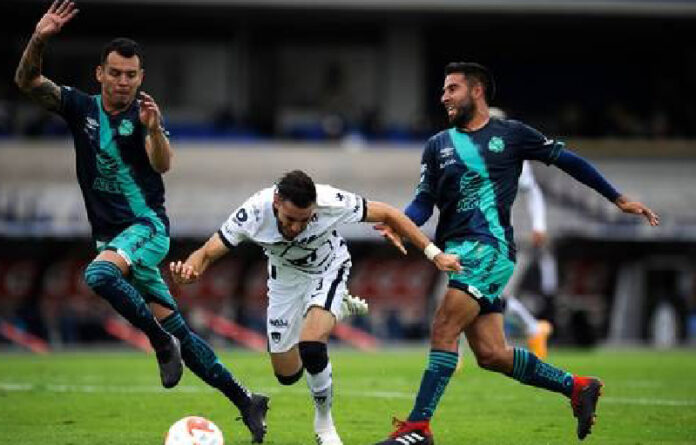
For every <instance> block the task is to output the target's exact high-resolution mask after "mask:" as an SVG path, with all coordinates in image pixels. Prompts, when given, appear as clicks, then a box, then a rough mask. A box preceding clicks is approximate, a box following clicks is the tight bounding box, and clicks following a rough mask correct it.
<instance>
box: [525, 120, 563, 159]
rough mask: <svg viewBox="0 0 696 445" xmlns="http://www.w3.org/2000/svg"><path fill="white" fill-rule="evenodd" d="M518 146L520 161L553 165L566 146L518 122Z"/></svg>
mask: <svg viewBox="0 0 696 445" xmlns="http://www.w3.org/2000/svg"><path fill="white" fill-rule="evenodd" d="M515 137H516V142H517V143H516V146H517V149H518V152H517V154H518V156H519V158H520V159H530V160H534V161H541V162H543V163H545V164H547V165H548V164H553V163H554V162H555V161H556V159H558V156H559V155H560V154H561V151H562V150H563V148H564V147H565V144H564V143H563V142H561V141H557V140H555V139H549V138H547V137H546V136H544V135H543V134H542V133H541V132H539V131H538V130H535V129H534V128H532V127H530V126H528V125H525V124H523V123H521V122H518V123H517V125H516V128H515Z"/></svg>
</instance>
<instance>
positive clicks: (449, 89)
mask: <svg viewBox="0 0 696 445" xmlns="http://www.w3.org/2000/svg"><path fill="white" fill-rule="evenodd" d="M440 102H442V105H444V106H445V111H447V119H448V120H449V122H450V124H453V125H455V126H457V127H464V126H466V124H468V123H469V122H470V121H471V119H472V118H473V117H474V115H475V114H476V103H475V102H474V98H473V96H472V95H471V89H470V88H469V84H468V83H467V82H466V79H465V77H464V75H463V74H460V73H453V74H448V75H447V76H446V77H445V84H444V86H443V87H442V97H441V98H440Z"/></svg>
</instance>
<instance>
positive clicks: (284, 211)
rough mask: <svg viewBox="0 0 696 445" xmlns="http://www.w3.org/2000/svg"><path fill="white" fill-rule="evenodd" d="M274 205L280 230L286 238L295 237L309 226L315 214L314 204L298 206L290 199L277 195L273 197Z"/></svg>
mask: <svg viewBox="0 0 696 445" xmlns="http://www.w3.org/2000/svg"><path fill="white" fill-rule="evenodd" d="M273 207H274V208H275V210H276V212H275V213H276V219H277V220H278V230H280V233H281V234H282V235H283V238H285V239H286V240H292V239H295V237H296V236H297V235H299V234H300V233H302V231H303V230H304V229H305V228H306V227H307V225H308V224H309V222H310V220H311V219H312V216H313V215H314V205H311V206H309V207H307V208H306V209H303V208H302V207H297V206H296V205H295V204H293V203H292V202H290V200H287V199H285V200H283V199H280V197H278V195H276V196H275V197H274V199H273Z"/></svg>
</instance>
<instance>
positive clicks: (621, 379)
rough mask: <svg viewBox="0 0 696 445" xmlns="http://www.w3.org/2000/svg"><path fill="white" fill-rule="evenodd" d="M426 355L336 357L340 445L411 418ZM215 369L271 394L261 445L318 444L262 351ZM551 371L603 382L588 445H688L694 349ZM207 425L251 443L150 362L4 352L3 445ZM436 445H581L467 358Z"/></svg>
mask: <svg viewBox="0 0 696 445" xmlns="http://www.w3.org/2000/svg"><path fill="white" fill-rule="evenodd" d="M425 357H426V348H425V347H422V348H417V349H404V350H388V351H384V352H381V353H375V354H367V353H360V352H355V351H350V350H334V351H333V352H332V361H333V367H334V381H335V382H336V386H335V395H336V398H335V404H334V418H335V421H336V424H337V427H338V430H339V433H341V436H342V438H343V441H344V443H345V444H346V445H369V444H372V443H374V442H375V441H377V440H381V439H382V438H383V437H384V436H385V435H386V434H387V433H388V432H389V431H390V430H391V426H390V420H391V418H392V416H394V415H396V416H399V417H402V418H403V417H404V416H405V415H407V414H408V411H409V409H410V407H411V404H412V400H413V393H414V391H415V389H416V388H417V385H418V383H419V380H420V374H421V371H422V368H423V364H424V360H425ZM222 359H223V361H224V362H225V363H226V364H228V365H230V366H231V367H232V369H233V372H234V373H235V374H236V376H237V377H238V378H240V379H241V380H242V381H244V382H245V383H246V384H248V385H249V386H250V387H251V388H253V389H254V390H256V391H261V392H265V393H267V394H269V395H271V411H270V412H269V417H268V421H269V432H268V435H267V436H266V443H268V444H276V445H281V444H282V445H295V444H297V445H299V444H302V445H306V444H312V443H314V439H313V432H312V416H313V413H312V405H311V401H310V398H309V396H308V392H307V389H306V386H305V383H304V381H301V382H298V383H297V384H296V385H295V386H292V387H281V386H280V385H279V384H277V383H276V381H275V379H274V377H273V373H272V371H271V368H270V364H269V361H268V359H267V357H266V356H265V355H264V354H254V353H249V352H243V351H236V350H232V351H227V352H225V353H223V354H222ZM551 361H552V362H553V363H555V364H557V365H559V366H562V367H565V368H567V369H569V370H571V371H573V372H577V373H591V374H594V375H598V376H601V377H602V378H603V379H604V381H605V383H606V387H605V391H604V396H603V397H602V399H600V405H599V422H598V424H597V425H596V426H595V429H594V432H593V434H592V435H590V436H589V437H588V439H586V440H585V441H584V443H595V444H631V445H638V444H696V353H694V351H693V350H691V351H688V350H681V351H668V352H658V351H648V350H627V351H623V350H612V351H607V350H598V351H595V352H576V351H560V350H552V360H551ZM192 414H195V415H202V416H205V417H208V418H209V419H211V420H213V421H214V422H216V423H217V424H218V426H220V428H222V430H223V432H224V433H225V438H226V443H227V444H242V443H249V441H250V440H249V434H248V432H247V431H246V430H245V429H244V427H243V425H242V424H241V422H235V421H234V419H235V417H236V415H237V412H236V410H235V409H233V407H232V406H231V405H230V404H229V403H228V402H227V401H226V399H225V398H224V397H223V396H221V395H219V394H218V393H216V392H214V391H212V390H211V389H209V388H208V387H206V386H205V385H204V384H203V383H201V382H200V381H199V380H198V379H197V378H196V377H195V376H193V374H191V373H190V372H188V371H187V372H186V374H185V375H184V378H183V379H182V382H181V383H180V384H179V386H178V387H177V388H175V389H174V390H169V391H166V390H164V389H161V388H160V387H159V376H158V373H157V369H156V364H155V360H154V357H153V356H147V355H145V354H141V353H137V352H133V353H126V352H100V353H97V352H84V353H64V354H54V355H50V356H46V357H38V356H32V355H24V354H14V353H11V354H8V353H3V354H1V355H0V441H1V442H2V443H3V444H5V443H11V444H21V445H33V444H37V445H38V444H41V445H46V444H51V445H58V444H61V445H82V444H90V445H95V444H105V445H106V444H108V445H116V444H122V445H126V444H128V445H131V444H161V443H162V438H163V436H164V433H165V431H166V430H167V428H168V427H169V425H170V424H171V423H172V422H174V421H175V420H176V419H178V418H180V417H183V416H186V415H192ZM433 429H434V432H435V440H436V443H437V444H438V445H460V444H515V445H523V444H534V445H540V444H566V443H577V442H578V441H577V439H576V438H575V419H574V418H573V417H572V415H571V411H570V407H569V404H568V402H567V400H566V399H565V398H564V397H562V396H560V395H557V394H552V393H547V392H544V391H542V390H538V389H535V388H531V387H526V386H523V385H520V384H518V383H517V382H514V381H512V380H510V379H508V378H505V377H503V376H500V375H497V374H492V373H489V372H485V371H482V370H480V369H478V368H477V367H476V366H475V364H474V362H473V360H472V358H471V355H470V353H467V355H466V356H465V366H464V369H463V370H462V371H461V372H460V373H458V374H455V376H454V377H453V379H452V382H451V383H450V386H449V388H448V392H447V393H446V394H445V396H444V397H443V400H442V402H441V404H440V407H439V408H438V411H437V413H436V417H435V420H434V421H433Z"/></svg>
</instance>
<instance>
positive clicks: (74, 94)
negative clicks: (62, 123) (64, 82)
mask: <svg viewBox="0 0 696 445" xmlns="http://www.w3.org/2000/svg"><path fill="white" fill-rule="evenodd" d="M90 100H93V99H92V98H91V97H90V96H89V95H88V94H86V93H83V92H82V91H80V90H78V89H76V88H73V87H68V86H61V87H60V108H59V109H58V114H60V115H61V116H63V119H65V120H66V122H67V123H68V124H70V125H71V124H73V123H74V122H76V121H77V120H79V119H80V117H81V116H82V115H84V114H85V110H86V109H87V107H88V105H89V101H90Z"/></svg>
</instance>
